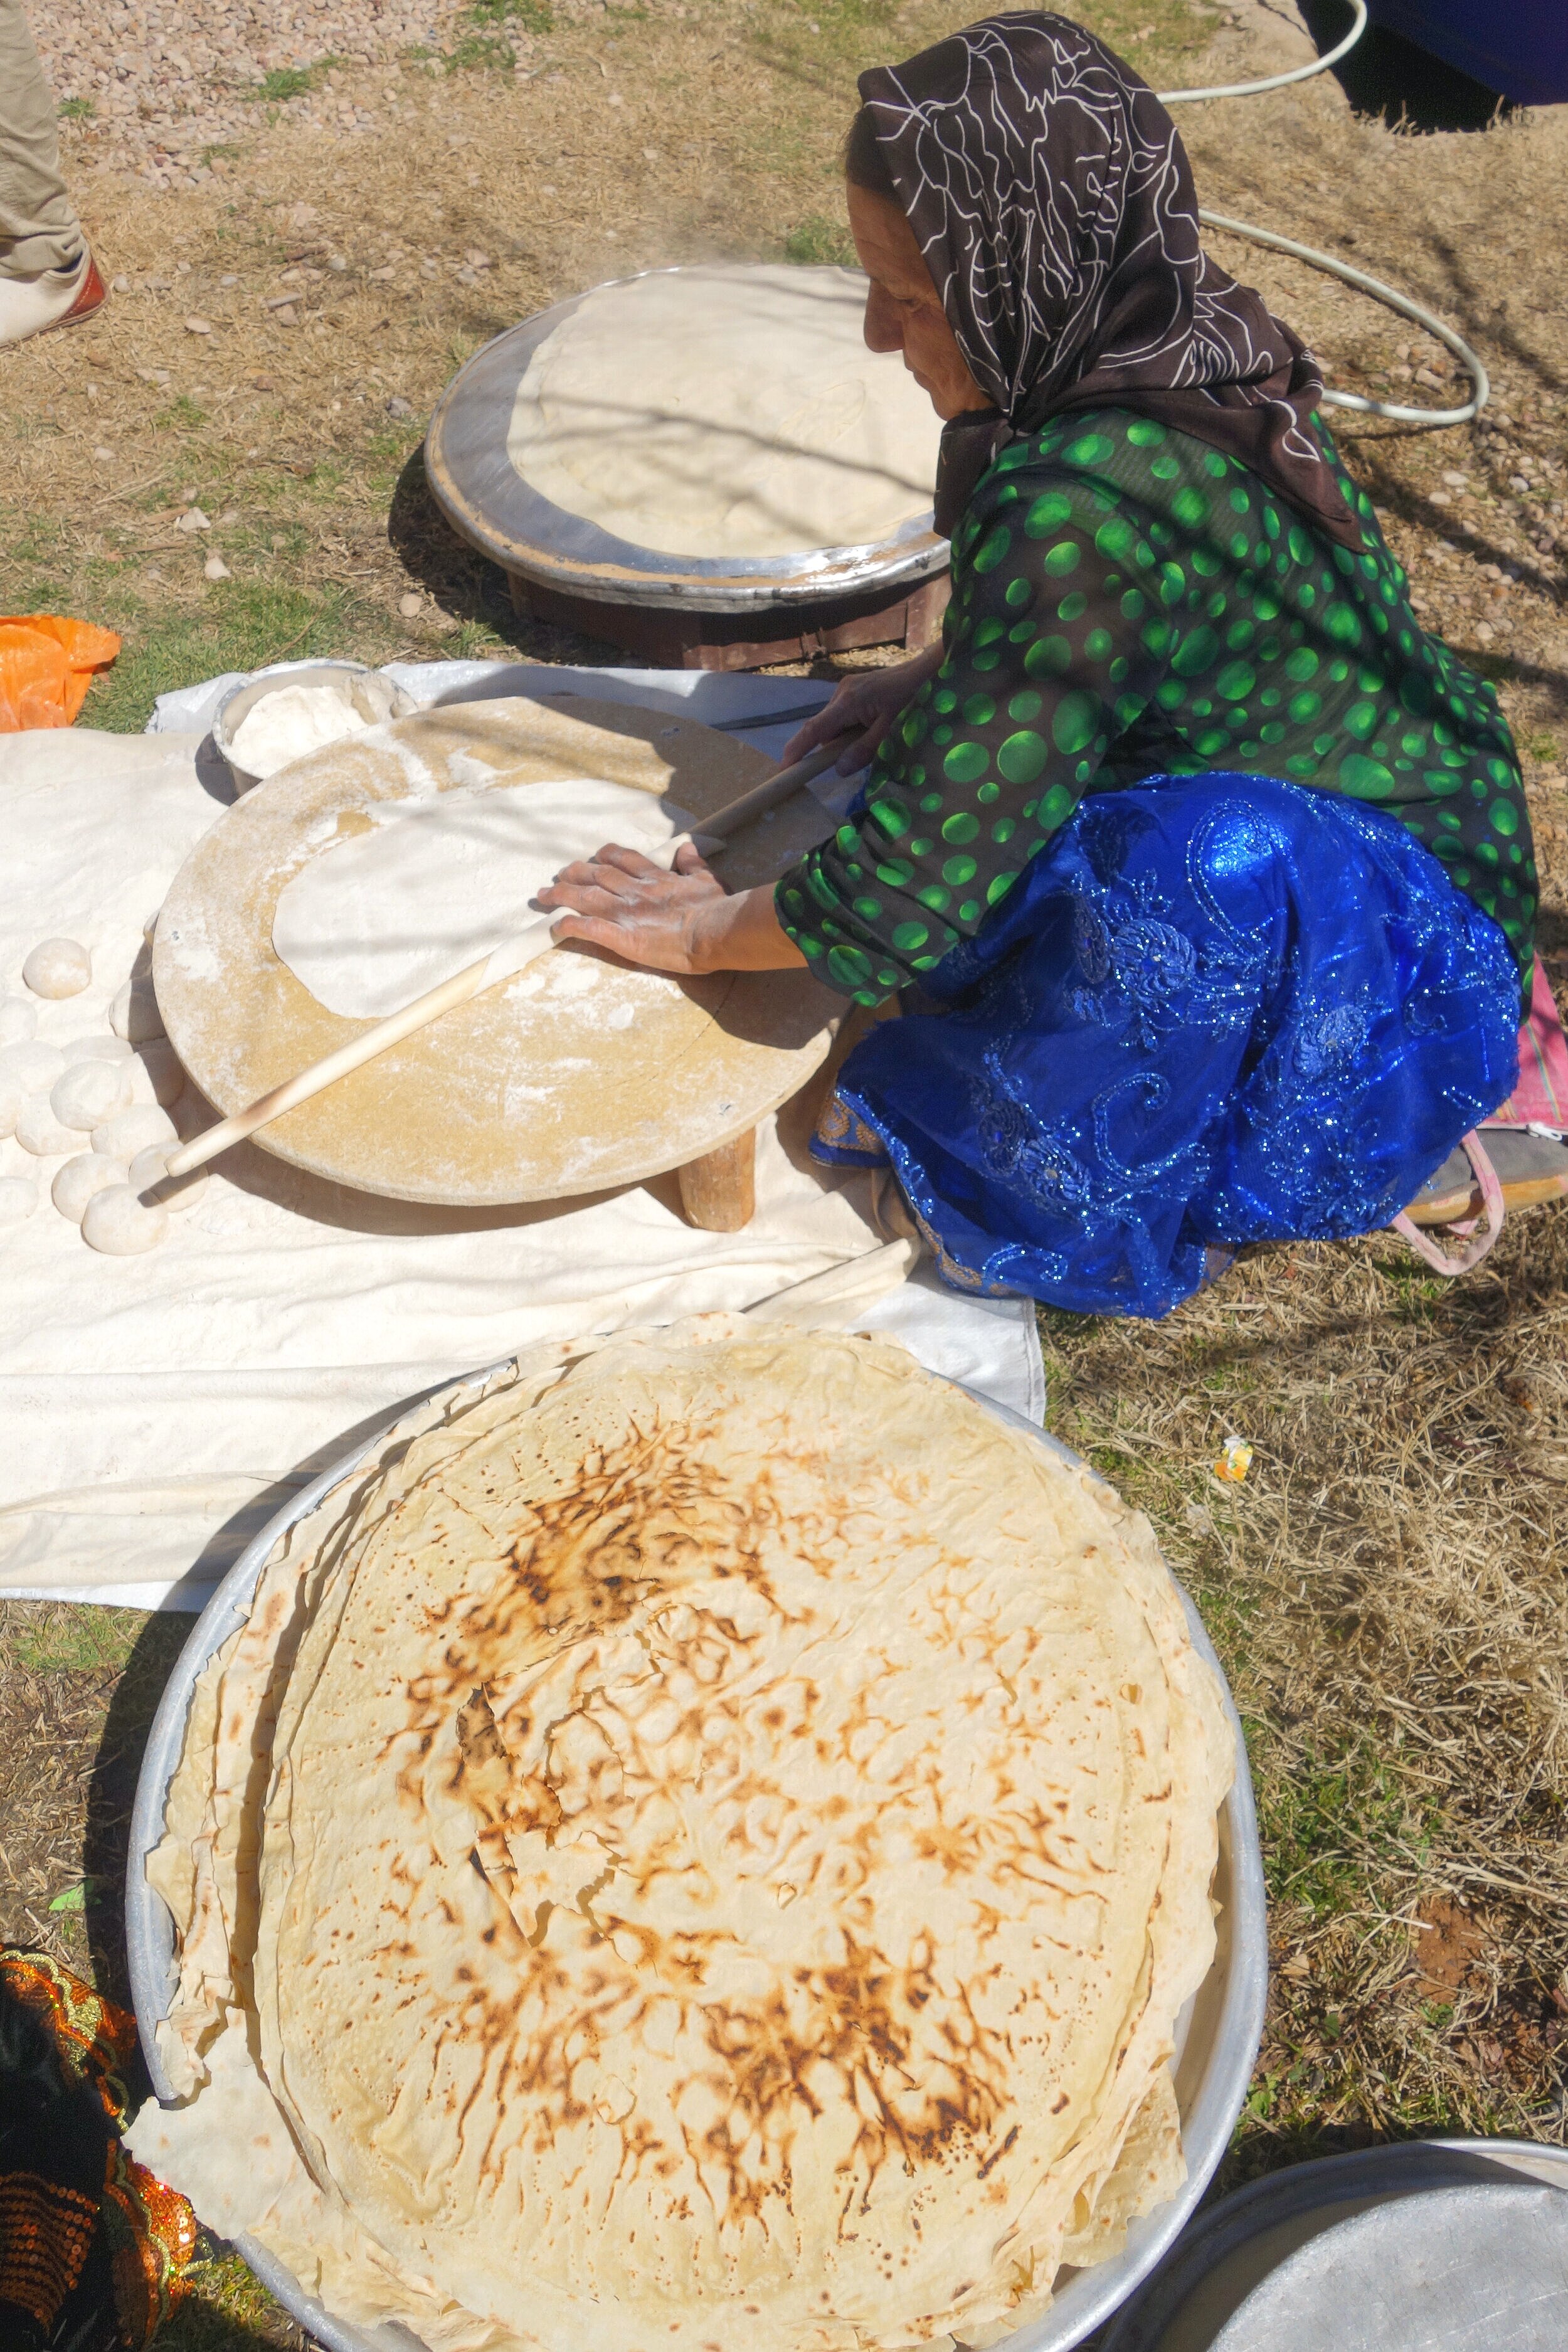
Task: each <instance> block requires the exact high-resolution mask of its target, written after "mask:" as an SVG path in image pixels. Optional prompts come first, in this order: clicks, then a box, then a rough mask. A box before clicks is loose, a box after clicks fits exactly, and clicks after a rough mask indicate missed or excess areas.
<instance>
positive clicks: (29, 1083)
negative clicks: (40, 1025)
mask: <svg viewBox="0 0 1568 2352" xmlns="http://www.w3.org/2000/svg"><path fill="white" fill-rule="evenodd" d="M65 1066H66V1057H65V1055H63V1054H62V1053H61V1052H60V1049H59V1047H58V1045H43V1044H42V1043H41V1042H40V1041H39V1040H38V1039H37V1037H26V1038H24V1039H23V1040H22V1042H21V1044H20V1045H6V1046H5V1047H4V1048H0V1070H9V1071H10V1073H11V1075H12V1076H13V1077H14V1078H15V1079H16V1083H17V1085H18V1086H19V1087H21V1089H22V1092H23V1093H24V1094H25V1095H47V1093H48V1091H49V1088H50V1087H52V1086H53V1085H54V1082H55V1080H56V1079H57V1078H58V1076H59V1074H60V1072H61V1071H62V1070H63V1069H64V1068H65Z"/></svg>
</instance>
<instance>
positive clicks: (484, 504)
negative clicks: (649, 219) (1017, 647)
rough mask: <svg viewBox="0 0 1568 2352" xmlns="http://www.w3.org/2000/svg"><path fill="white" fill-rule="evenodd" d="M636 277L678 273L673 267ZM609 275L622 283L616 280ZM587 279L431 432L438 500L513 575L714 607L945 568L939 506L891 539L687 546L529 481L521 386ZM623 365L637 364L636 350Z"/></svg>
mask: <svg viewBox="0 0 1568 2352" xmlns="http://www.w3.org/2000/svg"><path fill="white" fill-rule="evenodd" d="M638 274H639V275H643V276H651V275H655V274H658V275H660V276H664V275H668V276H678V275H679V272H677V271H669V272H658V273H654V272H639V273H638ZM610 282H611V283H612V284H621V285H624V284H626V283H629V282H630V281H629V280H626V279H613V280H611V281H610ZM600 290H601V289H598V288H592V289H584V294H574V295H573V296H571V297H570V299H568V300H566V301H564V302H557V303H555V304H554V305H553V307H552V309H550V310H541V311H539V312H538V313H537V314H536V316H535V317H533V318H531V319H524V320H522V322H521V325H519V326H516V327H509V328H507V329H506V331H504V333H502V334H500V335H498V336H496V338H495V340H494V341H493V342H489V343H487V344H486V345H485V347H484V349H483V350H482V351H480V352H476V353H475V355H474V357H473V358H472V359H471V360H470V361H469V362H468V365H467V366H466V367H464V368H463V369H461V370H460V371H459V373H458V374H457V375H456V376H454V377H453V379H452V381H451V383H449V384H448V385H447V389H446V391H445V392H444V393H443V394H442V395H441V399H440V401H439V403H438V404H437V408H436V412H435V414H434V415H433V416H432V417H431V419H430V424H429V428H428V430H427V432H426V436H425V469H426V476H427V478H428V480H429V483H430V487H431V489H432V490H433V492H434V493H435V497H436V500H437V504H438V505H439V507H440V508H441V510H442V512H443V513H444V514H445V515H446V517H447V520H448V522H450V524H451V525H452V527H453V529H454V530H456V531H457V532H458V534H459V536H460V537H462V538H463V539H466V540H467V541H468V543H469V545H470V546H473V547H477V548H478V549H479V551H480V553H481V554H483V555H488V556H489V557H490V558H491V559H492V560H493V561H494V562H497V563H499V564H500V566H501V567H502V569H503V570H504V571H506V572H510V573H511V574H513V575H514V576H516V577H518V578H521V579H522V580H524V581H527V582H531V583H534V584H536V585H537V586H539V587H541V588H545V589H549V590H552V591H554V592H555V593H557V594H559V595H565V596H570V597H582V598H586V599H587V600H589V601H590V602H593V603H600V604H623V605H624V604H631V605H642V606H655V607H659V606H662V607H665V608H667V609H678V610H681V611H700V612H710V613H756V612H760V611H763V610H765V609H766V608H767V607H768V606H770V605H805V604H813V605H815V604H823V603H824V602H836V601H837V600H840V599H843V598H846V597H852V596H855V595H858V594H861V593H865V592H868V591H874V590H879V589H885V590H889V591H896V590H898V589H899V588H900V587H906V588H907V587H913V586H915V585H917V584H918V583H920V582H921V581H923V580H926V579H928V578H931V576H933V575H934V574H936V573H939V572H945V570H946V569H947V560H948V549H947V541H946V540H944V539H939V538H938V536H937V534H936V531H935V529H934V527H933V524H932V520H931V511H930V509H927V510H926V511H925V512H924V513H921V514H916V515H913V516H911V517H910V519H909V520H908V521H906V522H903V523H900V526H899V528H898V530H896V531H894V533H893V534H892V536H891V537H890V538H889V539H887V540H884V541H879V542H878V543H875V544H873V545H870V546H864V547H824V548H818V549H816V550H813V551H810V552H808V553H804V554H789V555H772V556H758V557H754V558H752V557H747V558H742V557H738V556H695V555H694V556H685V555H669V554H664V553H660V552H658V551H654V550H652V549H649V548H646V547H638V546H637V545H635V544H634V543H633V542H632V541H630V540H625V539H619V538H617V537H616V535H615V533H614V532H612V531H607V530H601V529H600V527H599V526H598V525H597V524H596V523H593V522H589V521H587V520H584V517H582V516H581V515H574V514H568V513H567V512H566V511H565V509H563V508H561V507H558V506H556V505H554V504H553V503H552V501H551V500H550V499H546V498H543V497H542V496H541V494H540V493H539V492H538V491H537V490H535V489H532V488H530V486H529V484H528V483H527V482H525V481H524V480H523V479H522V478H521V475H520V474H519V473H518V471H517V468H516V467H515V466H514V465H513V464H512V462H511V459H510V457H509V456H508V455H507V433H508V428H509V426H510V422H511V414H512V407H513V404H514V403H515V401H516V398H517V392H518V387H519V385H520V384H521V382H522V379H523V377H524V376H525V375H526V374H527V373H528V367H529V362H530V361H531V359H532V358H533V355H534V353H535V352H537V351H538V349H539V347H540V345H541V344H542V343H543V342H544V341H547V340H548V338H549V337H550V336H551V335H552V334H553V333H554V332H555V330H556V329H557V328H558V327H559V326H560V325H561V324H562V323H563V320H567V319H569V318H570V317H571V316H572V313H573V312H574V310H576V308H577V306H578V304H579V303H580V302H582V301H583V300H584V296H585V293H587V292H590V291H591V292H598V291H600ZM627 365H628V368H629V369H630V370H632V371H633V373H635V367H636V361H635V354H631V353H628V357H627Z"/></svg>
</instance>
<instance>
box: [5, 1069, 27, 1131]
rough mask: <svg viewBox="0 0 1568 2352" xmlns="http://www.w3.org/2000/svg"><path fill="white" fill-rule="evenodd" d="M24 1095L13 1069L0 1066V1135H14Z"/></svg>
mask: <svg viewBox="0 0 1568 2352" xmlns="http://www.w3.org/2000/svg"><path fill="white" fill-rule="evenodd" d="M25 1099H26V1097H24V1095H23V1091H22V1081H21V1079H20V1078H19V1077H18V1076H16V1072H15V1070H7V1069H4V1068H0V1136H6V1135H15V1134H16V1120H17V1118H18V1117H19V1115H20V1113H21V1108H22V1104H23V1102H24V1100H25Z"/></svg>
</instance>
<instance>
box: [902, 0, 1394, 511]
mask: <svg viewBox="0 0 1568 2352" xmlns="http://www.w3.org/2000/svg"><path fill="white" fill-rule="evenodd" d="M859 88H860V97H861V100H862V103H863V104H864V106H865V108H866V110H867V112H868V116H869V119H870V123H871V127H872V130H873V131H874V133H875V137H876V142H877V150H878V153H879V157H880V159H881V161H882V163H884V164H885V165H886V168H887V172H888V175H889V179H890V180H891V182H892V185H893V189H894V191H895V194H896V198H897V201H898V203H899V204H900V206H901V208H902V210H903V212H904V214H905V215H906V217H907V218H908V220H909V223H910V227H911V228H912V229H913V230H914V233H915V237H916V240H917V242H918V244H919V246H920V248H921V253H922V254H923V255H924V257H925V260H926V265H927V267H928V268H929V269H930V271H931V278H932V280H933V282H934V284H935V286H936V289H937V291H938V292H939V293H940V295H941V296H942V308H943V310H945V311H946V314H947V320H948V324H949V325H950V326H951V327H952V331H953V334H954V336H955V337H956V338H957V341H958V347H959V349H960V351H961V352H963V357H964V360H965V362H967V364H968V367H969V371H970V373H971V374H972V375H973V378H974V380H975V382H976V383H978V384H979V386H980V388H981V390H982V391H983V392H984V393H985V394H986V395H987V396H988V398H989V399H990V400H991V401H992V403H993V404H994V405H993V407H992V408H991V409H990V410H988V411H977V412H973V413H972V414H971V415H965V416H960V417H955V418H954V419H953V420H952V423H951V424H949V425H947V427H946V428H945V430H944V432H943V435H942V464H941V468H940V471H939V474H938V479H937V527H938V529H939V530H942V531H944V532H948V533H951V531H952V528H953V526H954V525H955V523H956V521H957V520H958V517H959V515H960V514H961V513H962V511H963V506H964V504H965V503H966V502H967V499H968V498H969V495H970V492H971V491H972V490H973V487H974V484H975V483H976V481H977V480H978V479H979V478H980V475H981V473H982V472H983V471H984V468H985V467H986V466H987V465H989V463H990V462H991V459H992V458H993V457H994V456H995V454H996V453H997V451H998V450H999V449H1000V448H1001V447H1002V446H1003V445H1004V444H1005V442H1006V441H1008V440H1009V439H1011V438H1012V437H1014V436H1015V435H1017V434H1021V433H1034V432H1037V431H1038V430H1039V428H1040V427H1041V425H1044V423H1045V422H1046V419H1047V417H1049V416H1053V415H1056V414H1057V413H1058V411H1059V410H1062V409H1068V408H1085V407H1091V406H1092V407H1103V406H1110V405H1114V406H1116V407H1119V408H1132V409H1136V410H1137V411H1138V412H1139V413H1140V414H1141V415H1145V416H1152V417H1154V418H1157V419H1158V420H1159V421H1160V422H1161V423H1162V424H1165V425H1173V426H1174V427H1175V428H1176V429H1177V430H1178V431H1180V432H1183V433H1190V434H1192V435H1194V437H1195V438H1196V439H1198V440H1200V441H1206V442H1209V443H1210V444H1212V446H1214V447H1215V448H1216V449H1221V450H1223V451H1224V452H1225V453H1226V456H1227V457H1235V458H1237V459H1238V460H1239V461H1240V463H1241V464H1242V465H1244V466H1247V467H1249V468H1250V469H1251V471H1252V472H1253V473H1255V474H1258V475H1259V476H1261V478H1263V479H1264V480H1265V481H1266V482H1268V484H1269V485H1270V486H1271V487H1272V488H1274V489H1276V490H1277V491H1279V495H1280V496H1281V497H1282V498H1284V499H1288V500H1289V502H1290V504H1291V505H1292V506H1294V507H1296V508H1297V509H1299V510H1300V512H1301V513H1302V514H1303V515H1305V516H1307V517H1308V518H1309V519H1310V520H1311V521H1312V522H1314V523H1316V524H1317V525H1318V527H1319V528H1320V529H1321V530H1325V531H1327V532H1329V534H1330V535H1331V537H1332V538H1334V539H1336V540H1338V541H1341V542H1342V544H1343V545H1344V546H1346V547H1352V548H1354V549H1355V550H1356V551H1358V552H1359V551H1360V550H1361V546H1362V538H1361V527H1360V525H1359V524H1358V523H1357V522H1356V520H1355V519H1354V518H1353V516H1352V513H1351V511H1350V509H1349V507H1348V506H1347V504H1346V502H1345V499H1344V497H1343V495H1342V491H1341V490H1340V488H1339V485H1338V483H1337V482H1336V481H1335V479H1334V477H1333V474H1332V472H1331V469H1330V467H1329V465H1328V462H1327V460H1326V458H1325V457H1324V455H1323V450H1322V446H1321V443H1320V441H1319V438H1318V436H1317V434H1316V432H1315V431H1314V430H1313V427H1312V425H1311V424H1310V415H1311V411H1312V410H1313V408H1314V407H1315V406H1316V405H1317V403H1318V401H1319V399H1320V398H1321V394H1322V389H1323V383H1322V377H1321V374H1320V373H1319V370H1318V366H1317V362H1315V361H1314V360H1313V358H1312V357H1311V354H1310V352H1308V351H1307V349H1306V347H1305V346H1304V345H1303V344H1302V342H1301V341H1300V338H1299V337H1298V336H1296V335H1295V334H1293V333H1292V332H1291V331H1290V329H1289V327H1287V326H1284V325H1282V324H1281V322H1280V321H1279V320H1278V319H1276V318H1275V317H1274V316H1273V315H1272V313H1271V312H1270V311H1269V310H1268V308H1267V306H1266V305H1265V303H1264V302H1263V300H1262V299H1261V297H1260V296H1258V295H1257V294H1255V293H1253V292H1252V291H1251V289H1249V288H1247V287H1245V286H1238V285H1237V283H1236V280H1235V279H1234V278H1229V277H1227V276H1226V272H1225V271H1224V270H1223V269H1220V268H1216V267H1215V263H1214V262H1212V261H1211V260H1210V259H1209V257H1208V256H1207V255H1206V254H1205V251H1204V249H1203V246H1202V243H1201V241H1200V238H1199V233H1198V215H1197V199H1196V195H1195V194H1194V187H1193V175H1192V167H1191V165H1190V164H1189V163H1188V162H1187V155H1186V150H1185V148H1184V146H1183V144H1182V141H1181V137H1180V134H1179V133H1178V131H1177V130H1176V126H1175V124H1174V123H1173V121H1172V120H1171V118H1170V116H1169V115H1168V114H1167V113H1166V111H1165V110H1164V108H1163V106H1162V105H1161V103H1160V101H1159V100H1158V99H1157V98H1156V97H1155V95H1154V93H1153V91H1152V89H1150V88H1149V87H1148V85H1147V83H1145V82H1143V81H1141V80H1140V79H1139V78H1138V76H1137V75H1136V74H1135V73H1133V72H1132V70H1131V68H1130V67H1128V66H1125V65H1123V64H1122V63H1121V59H1120V58H1117V57H1115V56H1113V55H1112V53H1111V51H1110V49H1108V48H1107V47H1105V44H1104V43H1103V42H1102V41H1098V40H1096V39H1095V37H1094V36H1093V34H1092V33H1086V32H1085V31H1084V29H1083V27H1082V26H1081V25H1075V24H1073V23H1071V22H1070V21H1069V20H1068V18H1067V17H1066V16H1047V15H1046V14H1044V13H1043V12H1040V11H1037V10H1032V9H1031V10H1028V11H1021V12H1019V13H1018V14H1016V15H1010V16H988V17H986V18H984V21H983V22H981V23H980V24H977V25H971V26H969V27H968V29H967V30H966V31H964V32H962V33H954V34H953V35H952V37H950V38H949V39H947V40H944V41H939V42H938V43H937V44H936V45H935V47H932V48H929V49H922V50H921V53H920V55H919V56H918V57H914V58H910V60H909V61H908V63H907V64H905V65H901V66H891V67H886V66H877V67H873V68H872V69H871V70H870V71H869V72H868V73H864V74H862V75H861V77H860V83H859Z"/></svg>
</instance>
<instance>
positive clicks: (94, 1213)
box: [81, 1184, 169, 1257]
mask: <svg viewBox="0 0 1568 2352" xmlns="http://www.w3.org/2000/svg"><path fill="white" fill-rule="evenodd" d="M168 1230H169V1212H168V1211H167V1209H165V1208H164V1207H163V1203H162V1202H158V1201H152V1202H142V1201H139V1200H138V1199H137V1197H136V1194H135V1192H134V1190H133V1189H132V1186H131V1185H129V1184H110V1185H109V1186H108V1187H107V1188H106V1189H105V1190H104V1191H103V1192H95V1193H94V1194H93V1196H92V1198H91V1200H90V1201H89V1202H88V1204H87V1208H86V1210H85V1211H84V1213H83V1215H82V1221H81V1237H82V1239H83V1241H84V1242H86V1243H87V1244H88V1245H89V1248H92V1249H95V1250H101V1251H102V1252H103V1254H104V1255H105V1256H106V1257H135V1256H137V1255H139V1254H140V1253H141V1252H142V1250H150V1249H156V1248H157V1246H158V1244H159V1243H160V1242H161V1241H162V1240H163V1236H164V1234H166V1233H167V1232H168Z"/></svg>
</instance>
